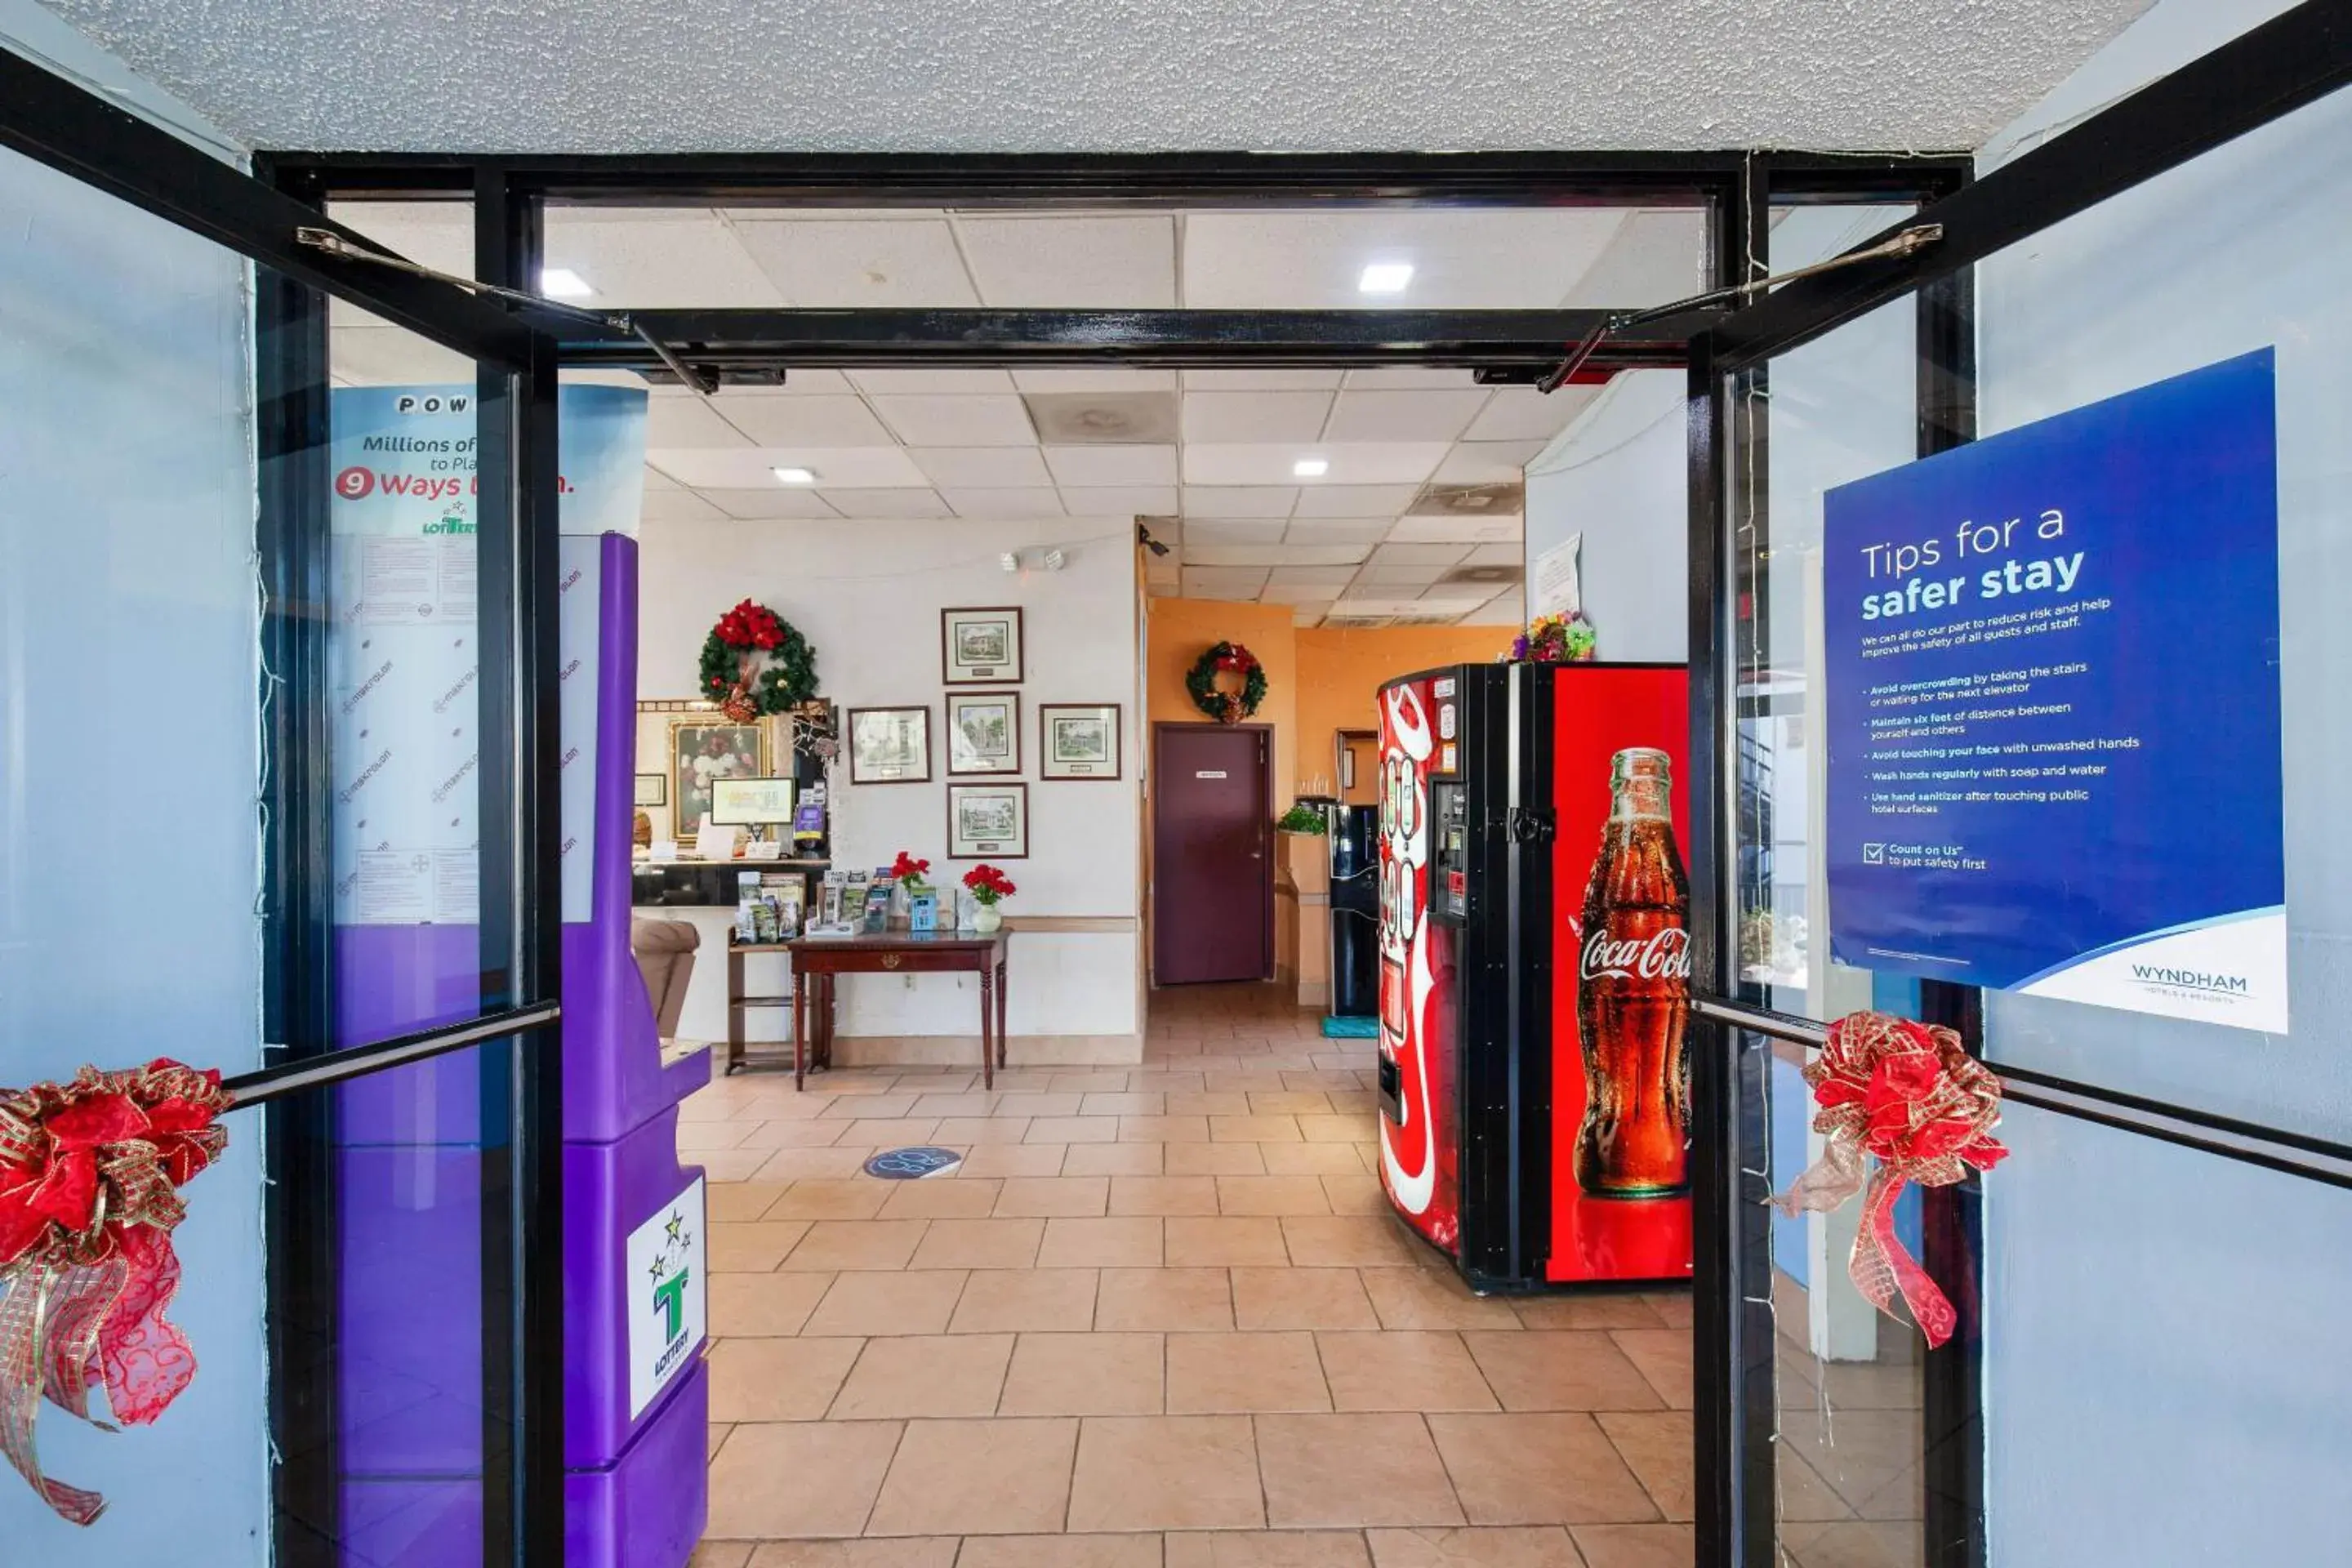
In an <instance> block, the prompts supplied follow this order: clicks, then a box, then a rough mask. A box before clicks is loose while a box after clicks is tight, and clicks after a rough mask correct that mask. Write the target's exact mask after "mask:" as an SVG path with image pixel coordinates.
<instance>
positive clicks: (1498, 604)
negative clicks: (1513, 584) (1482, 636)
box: [1463, 592, 1528, 626]
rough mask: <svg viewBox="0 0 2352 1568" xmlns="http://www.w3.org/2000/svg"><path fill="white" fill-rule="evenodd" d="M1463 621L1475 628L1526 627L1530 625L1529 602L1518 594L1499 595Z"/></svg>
mask: <svg viewBox="0 0 2352 1568" xmlns="http://www.w3.org/2000/svg"><path fill="white" fill-rule="evenodd" d="M1463 619H1464V621H1465V623H1466V624H1468V625H1470V626H1526V625H1527V624H1528V612H1527V602H1526V600H1525V599H1524V598H1523V597H1522V596H1521V595H1519V594H1517V593H1516V592H1514V593H1509V594H1497V595H1495V596H1494V597H1493V598H1491V599H1489V600H1487V601H1486V603H1485V604H1484V605H1480V606H1479V607H1478V608H1476V609H1475V610H1473V611H1471V612H1470V613H1469V614H1468V615H1467V616H1464V617H1463Z"/></svg>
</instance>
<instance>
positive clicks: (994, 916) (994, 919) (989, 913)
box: [971, 904, 1004, 936]
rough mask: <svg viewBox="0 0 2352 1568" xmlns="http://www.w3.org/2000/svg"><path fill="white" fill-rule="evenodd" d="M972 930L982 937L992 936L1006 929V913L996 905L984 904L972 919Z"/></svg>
mask: <svg viewBox="0 0 2352 1568" xmlns="http://www.w3.org/2000/svg"><path fill="white" fill-rule="evenodd" d="M971 929H972V930H974V931H978V932H979V933H980V934H981V935H982V936H992V935H994V934H995V933H996V932H998V931H1003V929H1004V911H1003V910H1000V909H998V908H997V907H996V906H995V905H994V904H982V905H981V906H980V911H979V913H977V914H975V915H973V916H972V917H971Z"/></svg>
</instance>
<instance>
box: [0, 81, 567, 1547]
mask: <svg viewBox="0 0 2352 1568" xmlns="http://www.w3.org/2000/svg"><path fill="white" fill-rule="evenodd" d="M0 78H5V79H0V105H5V108H0V210H5V211H6V212H8V213H9V214H10V215H11V229H12V232H11V237H10V240H9V242H8V244H7V245H6V246H5V247H0V475H5V486H6V489H7V491H8V494H7V497H6V500H5V503H0V737H5V742H0V743H5V768H0V1084H6V1085H9V1086H13V1087H23V1086H26V1085H29V1084H32V1083H35V1082H38V1081H44V1080H63V1079H69V1078H71V1077H72V1075H73V1074H74V1072H75V1071H76V1069H77V1068H79V1067H81V1066H82V1065H84V1064H85V1063H90V1064H96V1065H98V1066H100V1067H101V1068H126V1067H131V1066H135V1065H139V1064H142V1063H144V1062H146V1061H148V1060H149V1059H151V1058H156V1057H169V1058H174V1059H177V1060H180V1061H184V1062H186V1063H189V1064H191V1065H193V1066H195V1067H198V1068H215V1069H218V1070H219V1071H220V1072H221V1073H222V1074H223V1075H224V1076H226V1078H227V1079H230V1080H231V1082H232V1084H233V1085H234V1086H236V1088H238V1089H240V1090H241V1091H242V1093H243V1095H244V1096H245V1100H244V1102H243V1103H242V1104H241V1105H240V1106H239V1107H237V1108H236V1109H233V1110H230V1111H229V1112H228V1113H227V1115H226V1119H225V1121H224V1125H225V1126H226V1129H227V1131H228V1133H229V1144H228V1149H227V1152H226V1155H225V1157H224V1158H223V1159H221V1160H220V1161H219V1162H218V1163H216V1164H215V1166H214V1167H213V1168H211V1169H209V1170H207V1171H205V1172H204V1173H201V1174H200V1175H198V1176H197V1177H196V1178H195V1180H194V1182H193V1183H192V1184H190V1185H189V1187H188V1189H187V1191H186V1194H185V1196H186V1197H187V1199H188V1201H189V1205H190V1206H189V1214H188V1217H187V1219H186V1220H185V1221H184V1223H183V1224H182V1225H181V1226H180V1227H179V1229H178V1231H177V1234H176V1237H175V1240H176V1244H177V1249H178V1254H179V1257H180V1260H181V1263H182V1266H183V1268H184V1280H183V1284H182V1286H181V1290H180V1295H179V1298H178V1300H177V1301H176V1303H175V1304H174V1305H173V1309H172V1312H171V1316H172V1318H173V1321H175V1322H176V1323H177V1324H178V1325H179V1327H180V1328H181V1329H182V1331H184V1333H185V1335H186V1337H187V1339H188V1342H189V1344H190V1347H191V1349H192V1351H193V1352H194V1357H195V1361H196V1373H195V1377H194V1382H193V1384H190V1385H189V1387H188V1388H187V1390H186V1392H185V1393H184V1394H183V1395H182V1396H181V1397H180V1398H179V1399H178V1400H177V1402H176V1403H175V1404H173V1405H172V1406H171V1407H170V1408H169V1409H168V1410H166V1411H165V1412H164V1413H163V1415H162V1417H161V1419H160V1420H158V1421H156V1422H155V1423H154V1424H153V1425H152V1426H142V1427H138V1428H133V1429H131V1430H128V1431H125V1432H122V1433H119V1434H117V1433H108V1432H104V1431H100V1430H99V1429H97V1428H95V1427H93V1426H88V1425H85V1424H83V1423H80V1422H78V1421H75V1420H74V1419H72V1418H71V1417H70V1416H68V1415H66V1414H65V1413H64V1412H62V1411H60V1410H58V1409H57V1408H55V1407H50V1408H47V1409H46V1410H45V1411H44V1412H43V1414H42V1415H41V1417H40V1419H39V1424H38V1436H39V1456H40V1463H41V1465H42V1466H43V1467H44V1468H45V1469H46V1471H47V1474H48V1475H50V1476H52V1477H54V1478H56V1479H61V1480H64V1481H67V1482H69V1483H72V1484H74V1485H76V1486H79V1487H83V1488H87V1489H91V1490H94V1491H97V1492H100V1493H102V1494H104V1496H105V1497H106V1499H107V1501H108V1505H109V1506H108V1508H107V1510H106V1511H105V1512H104V1513H103V1514H102V1515H101V1516H100V1517H99V1518H98V1519H97V1520H96V1521H94V1522H92V1523H90V1524H88V1525H86V1526H83V1525H77V1524H73V1523H68V1522H67V1521H64V1520H62V1519H60V1518H58V1516H57V1515H55V1514H54V1513H52V1512H51V1510H49V1509H48V1508H47V1506H45V1505H44V1503H43V1502H42V1501H41V1500H40V1499H39V1498H37V1496H36V1494H35V1493H34V1492H33V1490H32V1489H30V1488H29V1487H27V1486H25V1485H23V1484H22V1483H21V1482H20V1481H18V1480H17V1479H16V1477H15V1476H14V1475H12V1474H9V1473H8V1472H6V1471H0V1535H5V1538H6V1539H7V1540H8V1541H9V1542H11V1543H12V1544H11V1555H12V1556H16V1555H21V1556H22V1557H23V1558H24V1560H26V1561H36V1560H39V1561H53V1562H72V1563H89V1564H92V1565H93V1568H105V1565H110V1564H116V1563H121V1564H130V1563H152V1562H157V1561H201V1562H205V1563H220V1564H224V1565H230V1568H233V1565H236V1564H254V1565H256V1568H259V1565H261V1564H265V1563H273V1562H275V1563H288V1564H313V1563H315V1564H337V1565H341V1564H352V1565H358V1564H368V1565H371V1568H375V1565H392V1564H416V1565H419V1568H422V1565H424V1564H434V1565H436V1568H437V1565H440V1564H462V1563H484V1564H491V1563H496V1564H500V1565H503V1564H507V1563H541V1562H544V1563H555V1562H558V1561H560V1560H561V1547H562V1456H561V1433H562V1419H561V1404H560V1398H559V1390H560V1382H559V1380H560V1377H561V1372H562V1357H561V1345H562V1317H561V1305H560V1295H561V1290H560V1251H559V1248H560V1244H561V1237H560V1205H559V1201H558V1196H557V1194H558V1191H559V1182H558V1177H559V1174H560V1165H559V1164H558V1163H556V1152H557V1150H558V1148H559V1147H560V1145H559V1144H558V1142H557V1138H558V1132H557V1130H556V1128H555V1126H554V1118H555V1110H556V1103H557V1102H556V1101H555V1100H554V1098H553V1096H554V1093H555V1080H554V1062H553V1051H554V1047H553V1030H552V1028H551V1024H552V1021H553V1019H554V1016H555V1008H554V1006H553V998H554V996H555V994H556V989H555V987H556V973H555V965H554V962H553V958H552V954H551V952H549V945H548V939H549V937H550V934H551V932H552V931H553V925H552V917H550V920H549V921H540V920H539V919H538V915H537V911H538V910H539V908H540V905H541V899H542V896H543V895H545V896H547V897H550V898H551V891H550V889H549V884H550V882H551V877H552V871H551V867H552V864H553V857H552V854H551V850H552V842H551V838H552V826H553V825H552V823H551V822H550V821H545V820H542V819H541V818H540V817H539V816H537V814H536V813H535V811H534V810H533V809H532V803H533V801H534V799H536V798H551V796H552V791H551V790H550V791H546V792H545V794H544V795H541V794H540V793H539V791H540V787H541V784H543V783H544V780H545V778H546V777H549V776H551V768H552V761H553V759H552V755H551V752H552V744H551V741H552V730H553V700H552V696H551V679H552V669H551V659H543V658H542V656H541V647H542V646H543V645H544V643H545V642H547V641H551V637H543V636H542V633H543V632H547V631H550V630H551V624H552V623H551V617H552V615H553V610H552V597H553V586H554V585H553V574H552V573H551V572H545V573H540V572H536V571H535V570H534V567H533V563H534V562H535V561H536V560H537V553H536V552H538V551H539V550H540V549H541V548H542V547H544V548H546V549H550V550H551V546H552V532H553V528H552V513H551V505H552V492H553V483H554V479H553V471H552V470H553V460H552V449H553V426H552V418H553V416H552V401H551V398H552V387H551V384H549V383H548V382H547V381H544V380H542V379H541V374H542V369H543V367H545V366H547V365H550V364H551V358H549V357H548V356H547V354H546V351H545V349H544V347H543V345H542V344H541V340H538V339H536V338H534V337H533V336H532V335H531V334H530V332H529V331H526V330H524V329H523V328H522V327H521V326H520V325H519V324H518V323H516V322H515V321H514V320H513V318H511V317H509V315H507V314H506V313H505V312H504V311H503V310H499V309H498V308H495V307H493V306H490V305H488V304H487V303H483V302H481V301H478V300H475V299H473V298H472V297H471V296H469V295H467V294H466V293H464V292H463V291H461V290H459V289H455V288H453V287H450V286H448V285H445V284H438V283H433V282H429V281H426V280H423V279H413V278H401V277H397V276H395V275H393V274H382V275H377V276H371V275H369V274H367V273H365V272H362V271H359V270H356V269H354V268H350V267H349V266H348V265H342V266H341V269H340V270H337V265H338V264H332V263H324V262H320V261H317V260H316V259H315V258H304V257H302V256H301V255H300V254H299V252H298V251H297V250H296V248H295V247H294V242H293V231H294V229H295V228H296V227H297V226H300V225H303V224H306V223H309V224H315V223H320V222H323V221H324V220H323V218H322V217H321V216H320V215H318V214H315V213H308V212H306V211H305V209H303V208H302V207H301V206H300V205H299V204H296V203H294V202H292V201H290V200H288V199H286V198H284V197H281V196H279V195H277V194H276V193H274V192H270V191H268V190H267V189H266V188H264V187H262V186H260V185H258V184H256V183H255V182H253V181H252V180H251V179H249V178H248V177H247V176H246V175H244V174H240V173H238V172H237V171H236V170H235V169H233V168H230V167H229V166H227V165H226V164H223V163H217V162H216V161H215V160H213V159H212V158H211V157H210V156H208V155H207V154H205V153H201V152H199V151H197V150H195V149H194V148H193V147H191V146H189V145H188V144H186V143H184V142H180V141H178V140H176V139H175V138H173V137H172V136H170V135H168V134H166V133H165V132H162V131H160V130H156V129H153V128H151V127H148V126H146V125H143V124H142V123H139V122H137V121H131V120H130V119H129V117H127V116H125V115H123V114H122V113H121V111H120V110H115V109H113V108H111V107H110V106H108V105H104V104H100V103H99V102H97V101H96V100H92V99H90V98H89V97H88V96H87V95H85V94H82V93H80V92H79V90H78V89H74V88H72V87H70V86H69V85H68V84H66V83H64V82H63V81H61V80H59V79H57V78H54V77H49V76H47V75H46V73H43V72H41V71H39V70H38V69H37V68H34V67H32V66H30V65H28V64H26V63H25V62H22V61H19V60H16V59H15V58H13V57H7V56H0ZM262 258H269V259H267V260H265V259H262ZM273 261H275V262H276V263H277V265H272V262H273ZM329 282H331V284H332V286H333V287H334V289H335V291H336V294H337V296H338V297H337V298H336V299H335V300H334V302H333V304H332V305H331V306H330V303H329V295H328V294H327V293H326V292H324V291H323V290H322V289H321V287H320V285H321V284H323V283H329ZM542 531H543V533H544V536H545V537H544V538H541V532H542Z"/></svg>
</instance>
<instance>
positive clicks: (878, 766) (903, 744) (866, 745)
mask: <svg viewBox="0 0 2352 1568" xmlns="http://www.w3.org/2000/svg"><path fill="white" fill-rule="evenodd" d="M849 782H850V783H851V784H929V783H930V782H931V710H929V708H852V709H851V710H849Z"/></svg>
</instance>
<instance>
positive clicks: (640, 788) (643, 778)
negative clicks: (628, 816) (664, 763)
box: [629, 773, 669, 805]
mask: <svg viewBox="0 0 2352 1568" xmlns="http://www.w3.org/2000/svg"><path fill="white" fill-rule="evenodd" d="M632 776H634V777H635V780H636V798H635V799H634V800H632V801H630V803H629V804H630V805H668V804H669V775H668V774H667V773H636V774H634V775H632Z"/></svg>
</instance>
